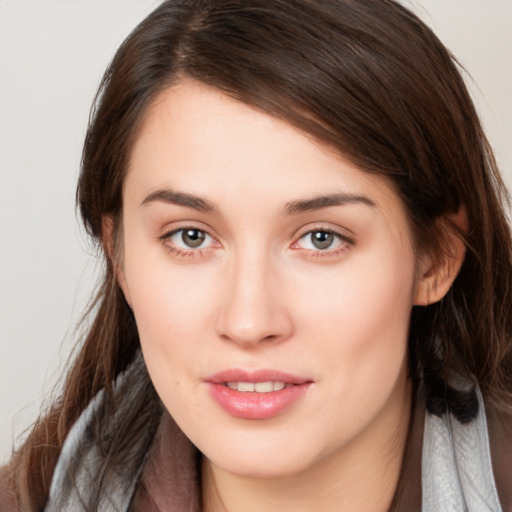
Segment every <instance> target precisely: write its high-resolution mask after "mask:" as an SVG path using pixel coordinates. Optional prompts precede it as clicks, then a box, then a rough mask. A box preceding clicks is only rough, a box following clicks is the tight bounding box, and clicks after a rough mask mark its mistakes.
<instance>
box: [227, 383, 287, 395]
mask: <svg viewBox="0 0 512 512" xmlns="http://www.w3.org/2000/svg"><path fill="white" fill-rule="evenodd" d="M224 385H225V386H227V387H228V388H229V389H233V390H235V391H240V392H241V393H272V392H273V391H281V390H282V389H284V388H286V387H290V386H294V384H286V383H285V382H282V381H278V380H276V381H271V380H267V381H265V382H237V381H231V382H225V383H224Z"/></svg>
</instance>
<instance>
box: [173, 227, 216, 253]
mask: <svg viewBox="0 0 512 512" xmlns="http://www.w3.org/2000/svg"><path fill="white" fill-rule="evenodd" d="M168 240H169V241H170V242H171V244H172V245H174V246H175V247H178V248H180V249H204V248H206V247H208V246H210V245H211V244H212V241H213V239H212V237H211V236H210V235H209V234H208V233H206V232H205V231H202V230H201V229H195V228H185V229H178V230H176V231H174V232H173V233H171V234H170V235H169V236H168Z"/></svg>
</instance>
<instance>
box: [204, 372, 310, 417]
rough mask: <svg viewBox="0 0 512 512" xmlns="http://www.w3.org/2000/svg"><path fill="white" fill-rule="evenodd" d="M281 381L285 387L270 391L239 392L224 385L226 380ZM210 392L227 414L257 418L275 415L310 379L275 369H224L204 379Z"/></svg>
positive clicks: (304, 389) (305, 386)
mask: <svg viewBox="0 0 512 512" xmlns="http://www.w3.org/2000/svg"><path fill="white" fill-rule="evenodd" d="M234 381H236V382H254V383H256V382H267V381H274V382H275V381H279V382H284V383H285V385H287V387H285V388H284V389H282V390H280V391H271V392H270V393H257V392H252V393H251V392H242V391H236V390H234V389H230V388H228V387H227V386H226V385H225V383H226V382H234ZM206 383H207V385H208V388H209V391H210V395H211V396H212V398H213V399H214V400H215V401H216V402H217V403H218V404H219V405H220V406H221V407H222V408H223V409H224V410H225V411H226V412H227V413H229V414H231V415H232V416H235V417H237V418H245V419H251V420H261V419H267V418H272V417H274V416H277V415H278V414H280V413H281V412H283V411H284V410H286V409H288V408H289V407H290V406H291V405H293V404H294V403H295V402H296V401H297V400H299V399H300V398H301V397H302V396H303V395H304V394H305V393H306V391H307V390H308V388H309V386H310V385H311V384H312V381H311V380H310V379H306V378H302V377H296V376H294V375H290V374H288V373H284V372H280V371H277V370H257V371H250V372H248V371H244V370H239V369H230V370H225V371H222V372H219V373H216V374H215V375H212V376H211V377H209V378H208V379H206Z"/></svg>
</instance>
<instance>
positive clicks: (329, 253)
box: [291, 227, 354, 258]
mask: <svg viewBox="0 0 512 512" xmlns="http://www.w3.org/2000/svg"><path fill="white" fill-rule="evenodd" d="M313 233H326V234H328V235H332V236H333V237H334V238H335V240H337V241H338V243H339V247H337V248H336V249H329V248H327V249H324V250H322V249H304V250H305V251H306V252H308V253H309V256H313V257H317V258H325V257H335V256H339V255H340V254H342V253H344V252H345V251H347V250H348V249H349V248H350V247H351V246H353V245H354V240H352V239H351V238H349V237H347V236H345V235H343V234H341V233H339V232H338V231H335V230H333V229H330V228H323V227H316V228H314V229H308V230H307V231H305V232H303V233H302V234H301V235H300V237H299V238H297V240H296V241H295V242H294V243H293V244H292V246H291V247H292V249H296V250H301V248H300V247H298V244H299V242H300V241H301V240H303V239H305V238H306V237H307V236H311V235H312V234H313Z"/></svg>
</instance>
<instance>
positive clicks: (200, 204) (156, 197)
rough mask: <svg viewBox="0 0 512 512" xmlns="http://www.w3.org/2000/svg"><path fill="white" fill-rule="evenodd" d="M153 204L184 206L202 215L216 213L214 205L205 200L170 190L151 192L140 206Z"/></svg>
mask: <svg viewBox="0 0 512 512" xmlns="http://www.w3.org/2000/svg"><path fill="white" fill-rule="evenodd" d="M154 202H162V203H170V204H176V205H178V206H186V207H187V208H192V209H194V210H197V211H200V212H203V213H215V212H216V211H217V208H216V207H215V205H214V203H212V202H211V201H208V200H207V199H203V198H201V197H199V196H195V195H192V194H186V193H184V192H176V191H174V190H172V189H170V188H164V189H159V190H156V191H155V192H152V193H151V194H149V195H148V196H147V197H146V198H145V199H144V201H142V203H141V206H144V205H146V204H150V203H154Z"/></svg>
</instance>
